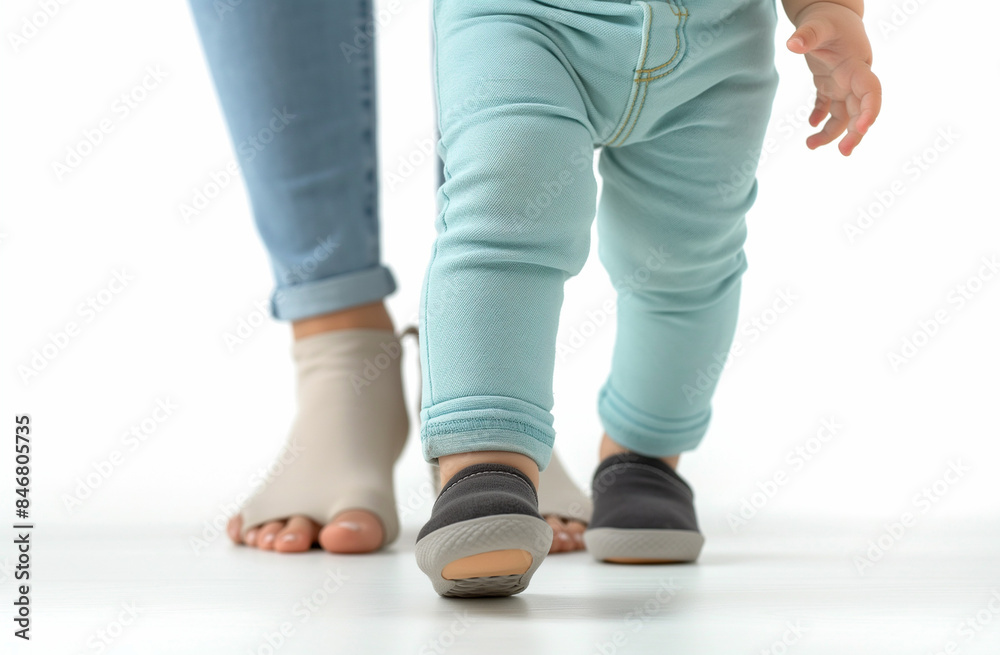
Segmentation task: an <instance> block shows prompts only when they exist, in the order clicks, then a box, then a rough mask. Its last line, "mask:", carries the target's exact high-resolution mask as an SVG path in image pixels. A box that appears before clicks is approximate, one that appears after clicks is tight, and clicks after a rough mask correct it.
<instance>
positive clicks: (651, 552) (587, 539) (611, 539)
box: [583, 528, 705, 563]
mask: <svg viewBox="0 0 1000 655" xmlns="http://www.w3.org/2000/svg"><path fill="white" fill-rule="evenodd" d="M583 543H584V545H586V547H587V551H588V552H589V553H590V554H591V555H593V556H594V557H595V558H596V559H598V560H601V561H607V562H611V561H617V562H621V563H667V562H693V561H695V560H696V559H698V555H700V554H701V547H702V546H703V545H704V544H705V537H703V536H702V535H701V533H698V532H694V531H692V530H639V529H625V528H594V529H593V530H585V531H584V533H583Z"/></svg>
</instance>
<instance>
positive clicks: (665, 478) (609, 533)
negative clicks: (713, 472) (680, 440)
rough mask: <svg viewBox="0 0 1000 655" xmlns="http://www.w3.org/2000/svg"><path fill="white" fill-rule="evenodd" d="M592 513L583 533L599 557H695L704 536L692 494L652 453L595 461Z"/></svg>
mask: <svg viewBox="0 0 1000 655" xmlns="http://www.w3.org/2000/svg"><path fill="white" fill-rule="evenodd" d="M592 490H593V500H594V515H593V517H592V518H591V521H590V524H589V525H588V526H587V529H586V531H584V533H583V542H584V544H585V545H586V546H587V550H588V551H589V552H590V553H591V554H592V555H593V556H594V557H595V558H597V559H598V560H601V561H606V562H617V563H626V564H633V563H635V564H638V563H666V562H693V561H694V560H696V559H698V555H699V554H700V553H701V547H702V545H703V544H704V543H705V538H704V537H703V536H702V535H701V532H699V530H698V520H697V518H696V517H695V512H694V493H693V492H692V491H691V487H690V485H688V483H687V482H685V481H684V479H683V478H681V476H680V475H678V474H677V472H676V471H674V469H672V468H671V467H670V466H668V465H667V464H665V463H664V462H662V461H660V460H659V459H656V458H653V457H646V456H644V455H639V454H637V453H620V454H618V455H612V456H611V457H608V458H606V459H605V460H603V461H602V462H601V463H600V464H598V466H597V470H596V471H595V472H594V478H593V482H592Z"/></svg>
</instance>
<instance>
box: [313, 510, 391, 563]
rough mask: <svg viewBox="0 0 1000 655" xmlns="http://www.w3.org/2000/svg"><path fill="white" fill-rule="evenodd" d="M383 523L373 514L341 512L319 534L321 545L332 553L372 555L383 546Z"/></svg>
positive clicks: (364, 511) (365, 511)
mask: <svg viewBox="0 0 1000 655" xmlns="http://www.w3.org/2000/svg"><path fill="white" fill-rule="evenodd" d="M382 536H383V531H382V523H381V521H379V520H378V518H377V517H376V516H375V515H374V514H372V513H371V512H369V511H367V510H363V509H352V510H347V511H345V512H341V513H340V514H338V515H337V516H335V517H334V519H333V520H332V521H330V522H329V523H327V524H326V525H325V526H324V527H323V529H322V530H320V533H319V543H320V546H322V547H323V549H324V550H326V551H328V552H331V553H370V552H372V551H374V550H378V548H379V547H380V546H381V545H382Z"/></svg>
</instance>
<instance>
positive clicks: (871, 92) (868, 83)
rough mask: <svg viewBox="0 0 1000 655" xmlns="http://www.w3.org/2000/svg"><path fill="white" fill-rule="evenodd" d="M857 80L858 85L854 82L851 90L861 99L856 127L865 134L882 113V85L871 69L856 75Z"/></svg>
mask: <svg viewBox="0 0 1000 655" xmlns="http://www.w3.org/2000/svg"><path fill="white" fill-rule="evenodd" d="M855 79H857V84H855V83H854V82H853V80H852V84H851V90H852V91H853V92H854V95H855V96H857V97H858V98H861V108H860V111H859V113H858V119H857V121H856V127H857V130H858V131H859V132H861V133H862V134H864V133H865V132H867V131H868V128H869V127H871V125H872V123H874V122H875V119H876V118H878V115H879V112H880V111H882V83H881V82H879V79H878V77H876V75H875V73H873V72H871V69H869V70H868V71H867V72H864V73H861V74H859V75H856V76H855Z"/></svg>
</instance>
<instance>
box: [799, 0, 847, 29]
mask: <svg viewBox="0 0 1000 655" xmlns="http://www.w3.org/2000/svg"><path fill="white" fill-rule="evenodd" d="M783 1H784V6H785V14H786V15H787V16H788V20H790V21H792V24H793V25H795V26H796V27H798V26H799V25H800V24H802V22H803V21H804V20H805V19H806V18H808V17H809V16H810V15H812V14H813V13H815V12H817V11H821V12H826V11H835V12H837V11H843V10H845V9H846V10H847V11H850V12H851V13H853V14H856V15H857V16H858V18H862V17H864V12H865V7H864V2H863V0H783Z"/></svg>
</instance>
